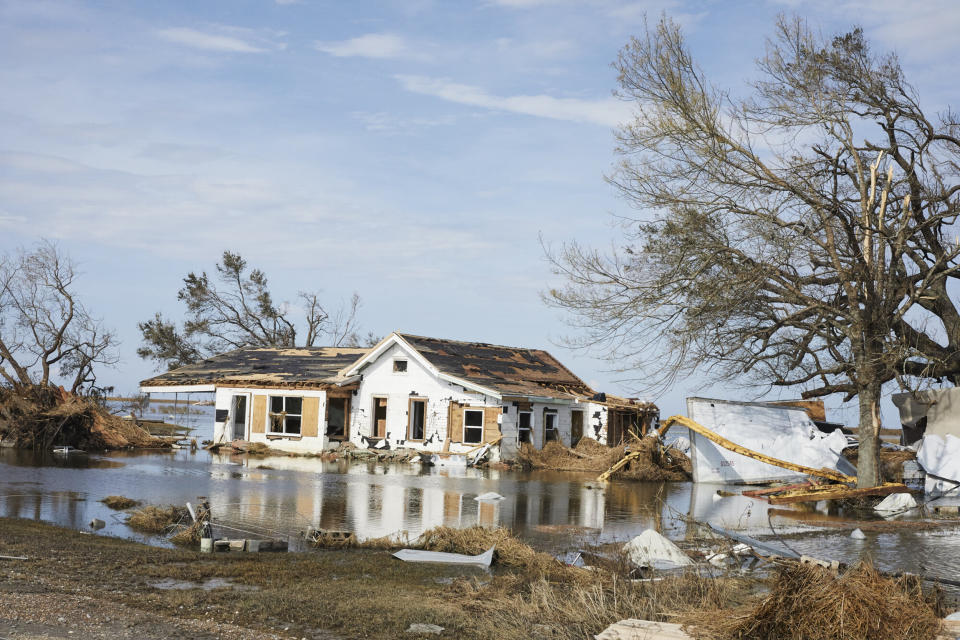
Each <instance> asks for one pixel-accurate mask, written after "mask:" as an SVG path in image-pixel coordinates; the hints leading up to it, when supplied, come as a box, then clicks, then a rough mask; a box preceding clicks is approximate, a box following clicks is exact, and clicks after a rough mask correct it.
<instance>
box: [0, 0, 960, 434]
mask: <svg viewBox="0 0 960 640" xmlns="http://www.w3.org/2000/svg"><path fill="white" fill-rule="evenodd" d="M780 12H787V13H798V14H800V15H803V16H805V17H807V18H808V19H809V20H810V21H811V22H812V23H813V24H814V25H815V26H817V27H818V28H820V29H822V30H823V31H824V32H825V33H833V32H838V31H843V30H847V29H849V28H850V27H851V26H852V25H853V24H857V23H859V24H861V25H862V26H863V27H864V28H865V30H866V32H867V34H868V37H869V38H871V40H872V41H873V42H874V44H875V46H876V48H878V49H894V50H896V51H898V52H899V53H900V55H901V57H902V61H903V64H904V66H905V68H906V69H907V72H908V77H909V78H910V79H911V81H912V82H913V83H914V84H915V85H916V87H917V88H918V90H919V92H920V95H921V96H922V98H923V100H924V103H925V106H926V107H927V108H928V109H929V110H930V111H936V110H939V109H943V108H945V107H946V106H947V105H948V104H950V102H951V101H952V102H953V103H956V102H957V101H956V99H955V97H956V96H955V95H954V93H955V91H956V90H955V89H954V88H953V86H951V85H955V82H954V79H955V77H956V75H955V69H956V66H957V60H958V53H960V43H958V40H957V39H956V37H955V34H956V33H958V32H960V5H958V4H957V3H954V2H946V1H943V2H936V1H931V2H925V3H922V4H920V5H918V6H908V3H904V2H899V1H898V2H894V1H891V0H875V1H871V2H869V3H868V2H860V1H847V2H845V1H842V0H841V1H835V2H826V1H824V2H821V1H814V2H772V1H771V2H760V1H757V2H720V1H689V2H685V1H682V0H650V1H627V0H583V1H580V2H575V1H569V2H568V1H564V0H490V1H487V2H432V1H429V0H421V1H418V0H406V1H398V2H376V3H374V2H334V1H321V0H298V1H292V0H223V1H219V2H216V1H210V2H195V1H191V2H174V1H151V2H146V1H144V2H128V1H124V2H120V1H117V2H111V1H101V2H88V3H80V2H70V1H65V0H52V1H47V0H27V1H24V2H16V1H9V0H0V57H2V59H3V61H4V64H3V65H0V87H2V88H3V90H2V91H0V251H10V250H13V249H15V248H16V247H18V246H29V245H31V244H32V243H34V242H35V241H36V240H37V239H39V238H40V237H48V238H51V239H54V240H56V241H58V242H59V243H60V244H61V245H62V247H63V248H64V249H66V250H67V251H68V252H69V253H70V254H71V256H72V257H73V258H74V259H75V260H76V261H77V262H78V263H79V264H80V266H81V270H82V272H83V277H82V280H81V283H80V288H81V290H82V293H83V296H84V299H85V300H86V302H87V304H88V306H90V307H91V308H92V309H93V310H94V312H95V313H96V314H97V315H99V316H102V317H103V318H105V320H106V321H107V323H108V324H109V325H110V326H112V327H113V328H114V329H115V330H116V331H117V333H118V335H119V337H120V339H121V341H122V348H121V355H122V363H121V365H120V366H119V367H118V369H117V370H116V371H111V372H104V374H103V375H102V376H101V378H102V380H103V381H104V382H107V383H110V384H113V385H115V386H116V387H117V388H118V390H120V391H132V390H134V389H135V388H136V384H137V382H138V381H139V380H140V379H142V378H145V377H147V376H148V375H149V374H150V373H151V371H152V365H151V364H150V363H146V362H143V361H141V360H139V359H138V358H137V356H136V354H135V350H136V348H137V346H138V344H139V334H138V331H137V329H136V323H137V322H138V321H141V320H144V319H146V318H148V317H149V316H151V315H152V314H153V312H155V311H163V312H164V313H165V314H168V315H171V316H174V317H179V316H180V309H179V307H178V305H177V301H176V291H177V289H178V288H179V286H180V281H181V279H182V277H183V276H184V275H185V274H186V273H187V272H188V271H190V270H203V269H207V270H212V266H213V264H214V262H215V261H216V259H217V258H218V257H219V255H220V254H221V253H222V251H223V250H224V249H231V250H233V251H237V252H239V253H241V254H242V255H244V256H245V257H247V258H248V259H249V260H250V262H251V263H252V264H254V265H256V266H258V267H260V268H262V269H263V270H265V271H266V273H267V274H268V276H269V277H270V279H271V282H272V285H273V288H274V289H275V291H276V292H277V294H278V297H280V298H281V299H288V300H293V299H294V298H295V296H296V292H297V291H298V290H301V289H310V290H312V289H320V290H322V291H323V292H324V296H325V297H326V299H327V300H329V301H331V302H333V301H336V300H338V299H341V298H346V297H348V296H349V295H350V293H351V292H353V291H357V292H359V293H360V295H361V296H362V298H363V300H364V306H363V309H362V318H361V320H362V323H363V326H364V328H366V329H370V330H373V331H375V332H378V333H380V334H385V333H387V332H389V331H391V330H394V329H399V330H403V331H407V332H411V333H419V334H424V335H430V336H436V337H449V338H458V339H466V340H478V341H485V342H496V343H502V344H509V345H518V346H536V347H543V348H547V349H550V350H551V351H553V352H554V353H555V354H556V355H557V356H558V357H559V358H560V359H561V360H563V361H564V362H565V363H567V364H568V366H570V367H571V368H572V369H573V370H574V371H576V372H577V373H578V374H579V375H580V376H581V377H583V378H584V379H585V380H587V381H588V382H590V383H591V384H593V385H594V386H595V387H597V388H599V389H605V390H608V391H612V392H616V393H621V394H626V395H634V394H633V393H632V391H633V390H631V389H630V388H627V387H624V386H622V385H619V384H618V383H617V382H616V380H617V378H618V375H616V374H613V373H609V372H607V369H608V368H609V366H608V365H607V364H606V363H604V362H602V361H600V360H596V359H593V358H591V357H590V356H589V355H588V354H581V353H573V352H569V351H566V350H565V349H563V348H561V347H559V346H555V345H554V342H555V341H557V340H558V339H560V338H562V337H563V336H564V335H566V334H567V333H568V332H569V329H568V327H566V326H565V324H564V321H563V320H564V319H563V316H562V314H560V313H559V312H557V311H555V310H551V309H547V308H545V307H544V306H543V304H542V303H541V301H540V292H541V291H542V290H544V289H545V288H548V287H549V286H550V284H551V282H552V276H551V275H550V270H549V265H548V264H547V263H546V261H545V260H544V256H543V250H542V248H541V244H540V238H541V237H542V238H543V239H544V241H545V242H546V243H548V244H559V243H562V242H564V241H567V240H572V239H576V240H577V241H580V242H584V243H587V244H591V245H597V246H610V245H611V243H613V242H616V238H617V236H618V230H617V228H616V227H615V225H614V222H613V218H612V215H611V214H630V215H636V213H637V212H633V211H631V210H630V209H629V208H628V207H627V205H626V204H625V203H624V202H622V201H621V200H618V199H617V197H616V196H615V194H614V193H613V190H612V189H611V188H610V187H609V186H608V185H607V184H606V183H605V182H604V179H603V176H604V174H605V173H608V172H609V171H610V168H611V165H612V163H613V162H614V161H615V159H616V158H615V155H614V152H613V147H614V142H613V135H612V130H613V128H614V127H615V126H616V124H617V123H618V122H622V121H623V120H624V119H625V118H629V115H630V106H629V105H628V104H625V103H622V102H619V101H617V100H615V99H614V98H613V97H612V96H611V91H612V89H614V87H615V80H616V78H615V74H614V72H613V70H612V69H611V68H610V63H611V62H612V61H613V60H614V59H615V57H616V54H617V51H618V50H619V49H620V48H621V47H622V46H623V45H624V44H625V43H626V42H627V40H628V38H629V37H630V35H631V34H638V33H640V31H641V30H642V28H643V19H644V15H645V14H646V15H648V16H650V17H651V19H654V20H655V19H656V18H658V17H659V16H660V15H661V13H666V14H667V15H669V16H671V17H673V18H674V19H675V20H677V21H678V22H680V23H681V24H683V25H684V27H685V29H686V32H687V35H688V37H689V40H690V44H691V47H692V49H693V52H694V54H695V56H696V58H697V59H698V62H699V63H700V65H701V66H702V67H703V68H704V70H705V71H706V73H707V74H708V75H709V76H710V77H711V79H713V80H714V81H715V82H717V83H718V84H721V85H725V86H728V87H730V88H731V89H733V91H734V92H737V91H741V90H743V87H744V83H745V82H746V81H747V80H749V78H751V77H752V76H754V74H755V72H754V69H753V61H754V59H755V58H757V57H758V56H760V55H761V54H762V52H763V46H764V39H765V37H766V36H767V34H769V33H770V32H771V31H772V25H773V21H774V20H775V18H776V15H777V14H778V13H780ZM651 358H656V354H651ZM692 394H701V395H707V394H714V395H717V396H720V397H726V398H744V399H746V398H748V397H750V396H751V392H744V391H742V390H737V389H728V388H712V389H711V388H710V385H709V384H708V381H707V380H704V379H697V378H693V379H690V380H687V381H685V382H683V383H682V384H680V385H678V386H677V387H676V388H675V389H674V390H672V391H671V392H669V393H667V394H665V395H663V396H661V397H659V398H656V400H657V401H658V404H660V406H661V410H662V413H663V414H664V415H670V414H673V413H681V412H683V410H684V407H683V398H684V397H685V396H687V395H692ZM785 395H793V394H792V393H789V392H787V393H785ZM834 404H836V403H834ZM848 418H849V419H851V420H853V419H855V418H854V416H853V415H852V414H851V415H849V416H848ZM892 418H893V415H890V416H888V420H889V419H892Z"/></svg>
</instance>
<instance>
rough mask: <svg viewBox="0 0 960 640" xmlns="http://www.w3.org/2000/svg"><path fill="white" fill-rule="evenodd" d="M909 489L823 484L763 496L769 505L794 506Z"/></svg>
mask: <svg viewBox="0 0 960 640" xmlns="http://www.w3.org/2000/svg"><path fill="white" fill-rule="evenodd" d="M909 492H910V489H909V488H908V487H907V486H906V485H904V484H900V483H899V482H885V483H884V484H882V485H880V486H879V487H869V488H865V489H854V488H851V487H848V486H847V485H845V484H824V485H815V486H812V487H807V488H804V489H791V490H788V491H784V492H783V493H779V494H773V495H767V496H764V497H765V498H766V500H767V502H769V503H770V504H794V503H797V502H817V501H819V500H846V499H850V498H864V497H866V496H888V495H890V494H891V493H909Z"/></svg>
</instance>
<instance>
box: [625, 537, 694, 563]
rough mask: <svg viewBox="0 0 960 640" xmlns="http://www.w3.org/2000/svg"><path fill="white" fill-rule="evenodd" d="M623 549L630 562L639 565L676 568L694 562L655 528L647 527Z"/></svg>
mask: <svg viewBox="0 0 960 640" xmlns="http://www.w3.org/2000/svg"><path fill="white" fill-rule="evenodd" d="M623 551H624V553H626V554H627V557H628V558H629V559H630V562H632V563H633V564H635V565H636V566H638V567H650V568H653V569H674V568H676V567H684V566H688V565H691V564H693V561H692V560H691V559H690V558H688V557H687V555H686V554H685V553H684V552H683V551H681V550H680V547H678V546H677V545H675V544H674V543H672V542H670V541H669V540H667V539H666V538H665V537H663V536H662V535H660V534H659V533H657V532H656V531H654V530H653V529H647V530H646V531H644V532H643V533H641V534H640V535H638V536H637V537H636V538H634V539H633V540H631V541H630V542H628V543H627V544H625V545H624V546H623Z"/></svg>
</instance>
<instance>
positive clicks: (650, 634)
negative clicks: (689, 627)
mask: <svg viewBox="0 0 960 640" xmlns="http://www.w3.org/2000/svg"><path fill="white" fill-rule="evenodd" d="M594 638H596V640H694V637H693V636H691V635H689V634H687V632H686V631H684V630H683V626H682V625H679V624H676V623H673V622H655V621H653V620H635V619H629V620H621V621H620V622H614V623H613V624H611V625H610V626H609V627H607V628H606V629H604V630H603V631H601V632H600V633H598V634H597V635H595V636H594Z"/></svg>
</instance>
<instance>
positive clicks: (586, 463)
mask: <svg viewBox="0 0 960 640" xmlns="http://www.w3.org/2000/svg"><path fill="white" fill-rule="evenodd" d="M628 453H635V454H637V455H635V456H634V457H633V458H632V459H631V460H630V462H629V463H628V464H627V465H625V466H624V467H623V469H621V470H619V471H618V472H617V477H618V478H628V479H631V480H641V481H645V482H664V481H676V482H683V481H685V480H689V479H690V474H691V469H692V468H691V465H690V459H689V458H688V457H687V456H686V455H685V454H684V453H683V452H682V451H679V450H677V449H673V448H671V447H663V446H661V444H660V441H659V440H658V439H656V438H635V439H633V440H631V441H630V442H629V443H628V444H627V445H620V446H616V447H608V446H606V445H604V444H601V443H599V442H597V441H596V440H591V439H590V438H583V439H582V440H581V441H580V442H578V443H577V446H576V447H574V448H572V449H571V448H569V447H565V446H564V445H563V444H561V443H560V442H556V441H553V442H548V443H546V444H545V445H544V447H543V449H540V450H537V449H535V448H533V447H532V446H531V445H529V444H527V443H523V444H522V445H521V447H520V450H519V452H518V453H517V461H518V462H519V463H520V464H521V465H522V466H524V467H526V468H528V469H549V470H552V471H596V472H599V471H606V470H607V469H609V468H610V467H612V466H613V465H614V464H616V463H617V462H619V461H620V460H621V459H623V457H624V456H625V455H627V454H628Z"/></svg>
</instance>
